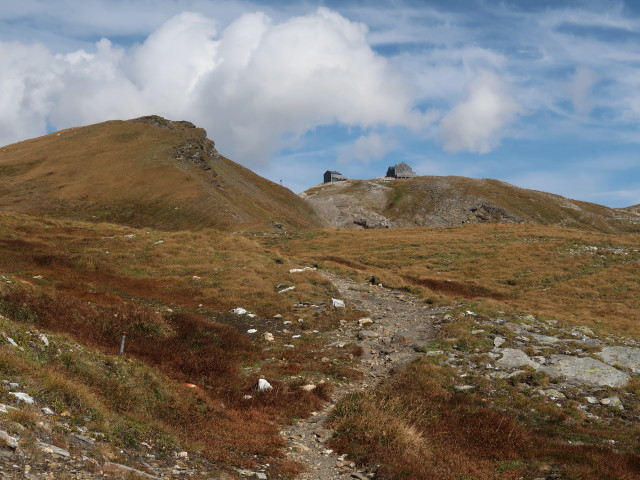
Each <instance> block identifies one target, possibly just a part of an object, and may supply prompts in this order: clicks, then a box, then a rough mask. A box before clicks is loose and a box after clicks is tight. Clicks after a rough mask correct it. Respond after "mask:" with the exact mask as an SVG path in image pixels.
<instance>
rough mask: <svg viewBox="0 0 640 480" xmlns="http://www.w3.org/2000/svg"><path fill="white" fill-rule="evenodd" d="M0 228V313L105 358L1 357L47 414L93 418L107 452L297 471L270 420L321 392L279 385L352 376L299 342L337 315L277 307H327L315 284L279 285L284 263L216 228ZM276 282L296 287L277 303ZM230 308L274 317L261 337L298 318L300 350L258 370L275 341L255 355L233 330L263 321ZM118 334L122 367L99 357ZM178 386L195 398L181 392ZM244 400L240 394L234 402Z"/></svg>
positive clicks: (256, 348)
mask: <svg viewBox="0 0 640 480" xmlns="http://www.w3.org/2000/svg"><path fill="white" fill-rule="evenodd" d="M1 218H2V222H1V223H0V243H1V245H2V248H0V274H2V275H4V278H2V280H1V283H0V312H2V313H3V314H4V315H6V316H7V317H8V318H11V319H13V320H15V321H18V322H21V324H22V325H24V326H25V327H27V328H29V329H33V328H37V329H44V330H46V331H49V332H58V333H60V334H65V335H69V336H70V337H71V338H73V341H74V342H78V343H79V344H81V345H83V346H84V347H83V348H87V349H88V350H87V351H95V350H97V351H100V352H103V354H105V355H107V356H106V357H105V359H103V360H100V361H99V362H93V361H88V360H87V359H85V358H84V357H83V356H82V355H81V352H82V350H76V349H69V350H65V349H63V351H62V352H61V353H60V355H57V356H55V357H54V358H49V357H47V358H42V355H44V354H42V353H38V354H37V357H38V358H39V359H41V360H42V361H43V362H44V363H43V364H41V365H39V366H38V367H34V365H32V364H30V363H28V362H27V363H24V362H21V361H18V360H17V359H16V358H15V357H14V356H11V357H6V358H5V359H4V360H5V361H4V362H3V359H1V358H0V369H1V370H2V372H3V374H5V375H6V374H10V373H11V372H12V371H14V373H15V374H20V375H22V376H26V377H28V378H30V379H32V381H33V384H34V389H35V393H36V394H37V395H40V396H42V397H43V398H46V399H48V400H47V402H48V404H50V405H52V406H54V407H55V408H56V410H58V411H59V410H63V409H68V410H70V411H72V412H73V413H74V415H78V416H88V417H91V418H95V419H96V420H95V421H96V422H98V418H103V419H107V420H105V421H106V423H107V424H106V425H102V426H101V427H100V428H103V429H106V430H107V431H108V432H110V433H109V435H110V436H111V437H112V439H113V441H114V442H116V443H119V444H123V445H129V446H132V445H135V444H136V443H139V442H140V441H142V440H144V439H147V438H148V437H149V436H153V432H154V431H156V432H164V434H165V435H169V436H171V437H173V438H175V439H176V441H178V442H180V443H184V444H189V445H191V447H192V448H197V449H198V450H202V451H203V452H204V454H205V455H206V456H208V457H209V458H210V459H212V460H214V461H217V462H221V463H222V464H225V465H230V464H233V465H248V466H250V465H252V464H253V463H255V462H256V461H262V462H264V463H270V464H272V465H278V466H279V467H278V468H279V469H280V470H279V473H280V474H282V475H292V474H293V473H292V472H294V471H297V467H295V466H294V465H292V464H290V463H289V462H287V461H285V460H283V459H282V458H280V457H281V449H282V447H283V443H282V440H281V438H280V436H279V432H278V424H279V423H282V422H287V421H289V420H290V419H292V418H295V417H305V416H307V415H308V414H309V412H310V411H312V410H314V409H317V408H319V406H320V405H321V404H322V403H323V402H324V401H325V400H326V399H327V398H328V392H329V391H330V388H331V387H330V383H326V384H324V385H325V386H320V387H319V388H317V389H316V390H314V391H313V392H310V393H309V392H305V391H303V390H301V389H299V388H298V387H299V382H300V381H301V379H299V378H296V379H291V378H290V376H291V375H301V376H307V375H308V376H310V377H311V378H312V379H315V381H317V378H318V377H320V378H323V377H329V378H333V377H335V378H342V377H345V376H348V375H350V374H352V371H350V370H349V367H348V362H349V359H348V358H346V357H345V358H344V360H343V361H342V362H339V363H338V364H334V363H333V362H328V363H323V362H319V361H317V362H316V360H315V359H316V358H319V357H320V353H319V351H320V350H321V349H323V344H322V343H321V342H318V341H308V340H307V337H308V335H307V334H306V333H305V332H307V331H308V330H311V329H319V330H326V329H328V328H335V326H336V325H337V324H338V318H339V317H338V316H337V315H336V314H337V312H326V313H322V314H311V313H310V312H306V311H305V312H298V311H291V306H292V305H293V304H294V303H298V302H310V301H319V300H322V301H328V300H329V298H330V296H331V293H332V287H331V285H330V284H329V283H328V282H327V281H326V280H325V279H324V278H323V277H320V276H319V275H317V274H315V273H313V272H306V273H305V274H304V275H297V276H296V275H291V274H289V273H288V269H289V268H291V267H292V266H297V265H296V264H290V263H289V262H288V261H287V260H284V259H282V258H281V257H278V256H275V255H274V254H273V253H272V252H270V251H267V250H265V249H264V248H263V247H262V246H261V245H259V244H258V243H256V242H255V241H253V240H250V239H247V238H244V237H242V236H238V235H229V234H224V233H221V232H219V231H203V232H176V233H167V232H164V233H160V232H157V231H150V230H134V229H129V228H124V227H118V226H113V225H106V224H84V223H78V222H71V221H60V220H43V219H37V218H33V217H27V216H21V215H13V214H3V215H2V216H1ZM126 235H133V237H127V236H126ZM161 240H162V242H160V241H161ZM34 277H35V278H34ZM40 277H41V278H40ZM9 282H10V283H9ZM279 284H289V285H296V286H297V289H296V290H294V291H292V292H290V293H287V294H279V293H278V288H277V285H279ZM200 305H202V306H200ZM238 306H244V307H245V308H248V309H250V310H251V311H253V312H256V313H258V314H262V315H264V316H266V317H267V319H269V318H271V317H272V316H273V315H274V314H276V313H281V314H282V315H283V316H284V318H283V319H282V320H279V321H278V323H277V324H276V323H274V322H275V321H273V320H272V321H270V323H269V325H270V326H269V328H271V327H274V328H276V327H277V328H282V327H281V325H282V321H283V320H284V319H290V320H297V318H300V317H304V318H305V323H300V324H298V322H297V321H296V325H295V326H292V327H290V328H292V329H294V332H295V333H300V334H302V335H303V338H301V340H304V341H302V342H300V345H299V346H298V347H296V349H286V350H285V351H284V352H283V355H282V361H280V362H279V363H278V365H277V366H275V367H274V366H272V364H271V363H270V362H265V361H266V360H269V359H270V358H271V357H272V356H273V355H274V354H276V353H275V352H276V351H277V350H278V349H279V348H281V347H278V343H277V342H276V344H273V345H269V347H270V348H271V349H275V350H274V351H271V350H270V349H266V350H264V351H263V347H265V346H266V345H265V344H264V342H262V341H261V340H260V337H258V338H255V339H253V338H251V339H250V337H249V336H248V335H247V334H246V329H247V328H248V326H249V325H256V326H258V328H260V329H261V331H264V329H265V328H267V327H266V325H267V324H266V323H265V326H264V327H263V326H262V325H263V322H264V321H265V318H264V317H258V318H255V319H250V318H248V317H246V316H237V315H234V314H230V313H228V310H229V309H230V308H233V307H238ZM340 313H342V312H340ZM345 313H346V315H347V317H348V316H349V315H356V314H355V313H354V312H352V313H348V312H345ZM123 331H126V332H127V342H126V349H125V351H126V359H135V361H134V363H130V362H131V361H132V360H124V359H115V358H117V357H113V355H115V354H116V353H117V351H118V348H119V345H120V338H121V333H122V332H123ZM274 334H276V335H277V336H279V335H280V333H279V330H277V329H276V330H274ZM289 336H290V335H289ZM289 336H287V337H285V338H286V341H287V342H290V341H291V340H289ZM309 338H311V337H309ZM36 343H37V342H36ZM296 343H298V342H296ZM298 348H299V349H300V350H301V352H304V353H299V352H297V350H298ZM5 353H7V354H8V353H10V352H5ZM96 355H97V354H96ZM109 355H111V357H109ZM345 355H348V353H347V352H345ZM263 364H264V365H263ZM263 375H268V377H267V378H268V379H269V381H270V382H271V383H272V384H273V385H274V387H275V390H274V391H273V392H271V393H270V394H268V395H260V394H256V392H255V390H254V387H255V383H256V381H257V379H258V378H259V377H260V376H263ZM186 382H188V383H195V384H197V385H199V386H201V387H202V390H197V389H196V390H194V389H190V388H186V387H184V386H182V383H186ZM245 395H252V397H253V398H252V399H251V400H244V399H243V397H244V396H245ZM118 419H119V420H118ZM254 455H257V457H254ZM274 468H275V467H274ZM287 472H288V473H287Z"/></svg>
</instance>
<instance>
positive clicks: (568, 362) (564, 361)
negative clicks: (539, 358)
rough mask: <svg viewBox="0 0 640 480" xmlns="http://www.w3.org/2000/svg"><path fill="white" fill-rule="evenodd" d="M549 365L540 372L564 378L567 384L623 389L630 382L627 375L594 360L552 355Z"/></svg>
mask: <svg viewBox="0 0 640 480" xmlns="http://www.w3.org/2000/svg"><path fill="white" fill-rule="evenodd" d="M550 363H551V365H549V366H547V367H544V368H543V369H542V371H544V372H545V373H547V374H548V375H549V376H551V377H558V376H561V377H564V378H566V379H567V380H568V381H569V382H577V383H584V384H587V385H597V386H608V387H623V386H625V385H626V384H627V383H629V380H631V377H630V376H629V374H628V373H626V372H623V371H621V370H618V369H617V368H614V367H612V366H611V365H607V364H606V363H603V362H601V361H599V360H596V359H595V358H590V357H574V356H571V355H552V356H551V358H550Z"/></svg>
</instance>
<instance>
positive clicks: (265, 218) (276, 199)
mask: <svg viewBox="0 0 640 480" xmlns="http://www.w3.org/2000/svg"><path fill="white" fill-rule="evenodd" d="M0 209H2V210H6V211H13V212H17V213H25V214H29V215H39V216H51V217H65V218H71V219H75V220H89V221H104V222H111V223H120V224H125V225H129V226H134V227H143V226H148V227H154V228H158V229H165V230H178V229H192V228H201V227H217V228H223V229H226V228H234V229H238V228H240V229H242V228H243V227H249V226H250V227H251V228H263V227H265V226H272V225H273V224H278V226H280V225H283V226H287V225H288V226H291V227H296V228H306V227H313V226H316V225H317V224H316V221H315V220H314V214H313V211H312V209H311V208H310V207H308V206H307V204H306V203H305V202H304V201H303V200H302V199H300V198H299V197H298V196H297V195H295V194H294V193H293V192H291V191H290V190H288V189H287V188H284V187H282V186H280V185H277V184H275V183H273V182H271V181H269V180H266V179H264V178H262V177H260V176H259V175H256V174H255V173H253V172H252V171H250V170H249V169H247V168H244V167H242V166H240V165H238V164H237V163H234V162H232V161H231V160H229V159H227V158H225V157H224V156H222V155H220V153H218V151H217V150H216V148H215V144H214V142H213V141H211V140H210V139H208V138H207V133H206V131H205V130H203V129H201V128H196V126H195V125H193V124H192V123H190V122H186V121H171V120H167V119H165V118H162V117H159V116H147V117H141V118H136V119H133V120H128V121H120V120H115V121H108V122H103V123H98V124H95V125H89V126H85V127H76V128H70V129H67V130H62V131H59V132H56V133H52V134H50V135H45V136H42V137H39V138H35V139H31V140H27V141H24V142H20V143H16V144H13V145H9V146H6V147H2V148H0Z"/></svg>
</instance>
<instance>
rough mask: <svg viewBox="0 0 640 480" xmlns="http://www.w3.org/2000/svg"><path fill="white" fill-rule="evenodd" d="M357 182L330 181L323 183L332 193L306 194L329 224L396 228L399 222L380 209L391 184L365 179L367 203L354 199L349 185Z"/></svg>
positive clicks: (341, 226) (326, 223)
mask: <svg viewBox="0 0 640 480" xmlns="http://www.w3.org/2000/svg"><path fill="white" fill-rule="evenodd" d="M351 185H353V182H352V181H350V180H347V181H343V182H334V183H328V184H325V185H324V186H323V189H325V190H326V191H327V192H331V193H330V196H327V197H325V196H322V197H316V196H315V195H313V196H306V195H305V194H303V195H302V196H303V198H306V199H307V200H308V201H309V203H310V204H311V206H312V207H313V208H314V210H315V211H316V213H317V215H318V217H319V218H320V219H321V220H322V221H323V222H324V223H325V225H327V226H331V227H337V228H354V229H355V228H364V229H369V228H393V227H395V226H396V225H395V224H394V222H392V221H391V220H389V219H388V218H387V217H385V216H384V215H381V214H380V213H377V212H376V210H377V209H378V208H379V206H380V205H384V203H385V202H386V198H387V197H388V194H389V190H390V189H389V187H387V186H386V185H380V184H376V183H373V182H371V183H362V184H361V186H362V189H363V190H364V192H365V193H364V195H365V197H366V198H367V201H366V202H365V204H361V203H359V202H354V199H353V198H352V196H351V194H350V193H349V192H348V190H349V187H350V186H351Z"/></svg>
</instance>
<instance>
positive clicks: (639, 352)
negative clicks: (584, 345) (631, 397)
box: [596, 347, 640, 374]
mask: <svg viewBox="0 0 640 480" xmlns="http://www.w3.org/2000/svg"><path fill="white" fill-rule="evenodd" d="M596 355H598V356H599V357H600V358H601V359H602V361H603V362H605V363H608V364H609V365H621V366H623V367H626V368H628V369H629V370H631V371H632V372H633V373H638V374H640V348H635V347H603V348H602V351H601V352H600V353H597V354H596Z"/></svg>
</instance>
